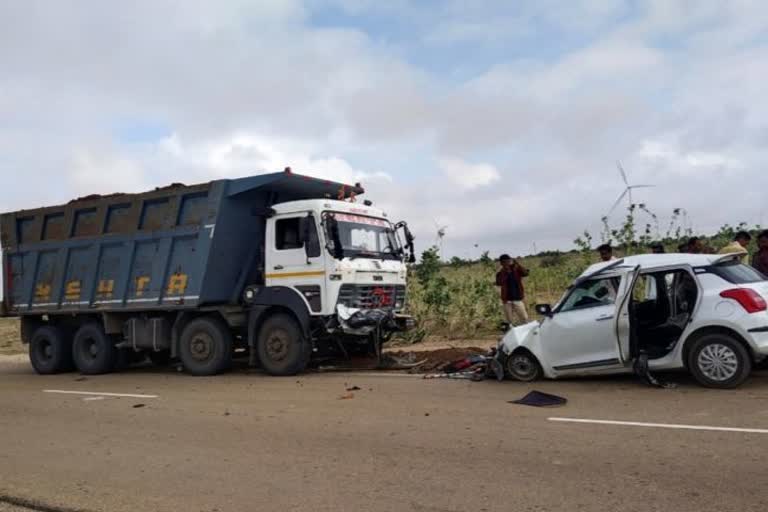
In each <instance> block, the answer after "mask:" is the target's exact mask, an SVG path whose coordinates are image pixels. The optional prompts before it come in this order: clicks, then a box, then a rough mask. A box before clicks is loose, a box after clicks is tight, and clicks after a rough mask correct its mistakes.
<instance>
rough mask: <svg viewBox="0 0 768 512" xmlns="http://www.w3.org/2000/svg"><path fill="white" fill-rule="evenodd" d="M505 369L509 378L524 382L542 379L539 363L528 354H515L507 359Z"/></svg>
mask: <svg viewBox="0 0 768 512" xmlns="http://www.w3.org/2000/svg"><path fill="white" fill-rule="evenodd" d="M504 369H505V370H506V372H507V375H508V376H509V377H511V378H513V379H515V380H519V381H523V382H531V381H534V380H537V379H540V378H541V375H542V373H543V372H542V370H541V365H540V364H539V362H538V361H537V360H536V358H535V357H533V355H532V354H530V353H528V352H515V353H513V354H512V355H510V356H509V357H507V361H506V363H505V364H504Z"/></svg>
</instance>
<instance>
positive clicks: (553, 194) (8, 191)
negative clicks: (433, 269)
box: [0, 0, 768, 255]
mask: <svg viewBox="0 0 768 512" xmlns="http://www.w3.org/2000/svg"><path fill="white" fill-rule="evenodd" d="M442 7H443V8H441V9H435V8H434V5H432V4H430V3H425V2H419V1H408V0H397V1H394V2H386V3H382V2H375V1H373V0H365V1H364V2H354V1H352V0H306V1H301V0H286V1H281V0H269V1H268V0H262V1H258V2H253V1H246V0H224V1H222V2H218V3H216V4H215V5H214V4H208V3H205V2H202V3H201V2H192V3H189V2H182V1H175V0H161V1H158V2H150V1H148V0H139V1H137V2H131V3H128V4H121V5H120V6H118V7H115V6H114V5H107V4H105V3H103V2H98V1H95V0H94V1H90V0H86V1H83V2H77V3H63V2H55V3H51V2H43V1H38V0H29V1H28V2H21V3H19V2H16V3H8V2H6V3H2V5H1V6H0V190H3V191H5V193H4V194H2V196H1V201H0V206H2V209H3V210H9V209H15V208H21V207H34V206H38V205H42V204H52V203H59V202H63V201H66V200H68V199H70V198H72V197H75V196H78V195H83V194H86V193H93V192H110V191H114V190H117V189H120V190H125V191H128V190H135V189H139V188H142V187H145V188H151V187H153V186H158V185H162V184H165V183H170V182H174V181H181V182H187V183H190V182H196V181H206V180H210V179H215V178H224V177H235V176H242V175H246V174H253V173H257V172H273V171H280V170H282V169H283V168H284V167H285V166H291V167H292V168H293V169H294V170H295V171H296V172H301V173H307V174H312V175H315V176H323V177H327V178H330V179H336V180H339V181H346V182H354V181H359V180H360V181H363V183H364V184H368V187H367V188H368V190H369V196H370V197H371V198H373V199H374V200H376V202H377V204H382V205H384V206H386V207H387V208H388V209H389V210H390V211H391V212H392V215H393V217H398V218H406V219H407V220H410V221H411V224H413V225H414V227H415V229H417V235H418V236H419V239H420V240H421V242H420V244H421V243H424V244H426V243H427V242H429V241H430V240H431V239H432V238H433V236H434V234H433V233H432V231H433V230H434V225H433V221H432V219H434V218H437V219H440V221H441V223H445V224H448V225H449V226H450V228H449V230H448V236H447V237H446V248H447V249H448V250H447V252H446V254H448V255H450V254H451V251H456V253H462V251H465V250H468V248H469V249H471V248H473V247H474V244H475V243H478V244H480V245H481V246H485V247H487V248H493V250H494V251H495V250H496V249H499V250H501V249H503V250H508V251H509V252H525V251H527V250H530V246H531V241H533V240H535V241H537V246H538V248H539V249H545V248H554V247H559V248H569V247H570V246H571V240H572V239H573V238H574V236H575V235H576V234H578V233H580V232H581V231H582V230H583V229H584V228H585V227H589V228H591V229H592V230H593V231H595V230H596V229H599V218H600V217H601V215H602V214H603V213H604V212H605V211H606V210H607V209H608V208H609V207H610V205H611V204H612V203H613V201H614V199H615V197H616V196H617V195H618V194H619V193H620V192H621V183H620V182H619V180H618V177H617V176H616V171H615V167H614V162H615V161H616V160H617V159H621V160H622V162H624V163H625V167H627V169H628V172H630V174H631V176H632V179H633V180H634V181H636V182H652V183H655V184H656V185H657V187H656V188H654V189H653V190H645V191H643V192H640V191H638V199H642V200H643V201H644V202H646V203H647V204H648V205H649V207H651V208H652V209H654V211H657V212H658V213H659V214H660V215H664V214H665V212H669V211H671V209H672V208H673V207H685V208H686V210H687V211H688V212H689V214H690V216H691V218H694V219H697V220H696V223H697V225H698V224H700V225H701V226H704V227H706V226H709V225H713V224H715V225H716V224H718V223H722V222H731V223H735V222H738V221H740V220H745V221H748V222H750V221H753V220H754V221H759V220H760V215H761V213H760V212H761V210H764V209H765V208H764V207H763V206H762V205H763V204H764V203H765V200H764V198H763V197H762V196H761V194H760V191H761V190H765V188H766V187H768V173H765V172H764V169H765V168H766V167H767V166H768V150H766V149H765V148H766V147H768V146H766V142H767V141H768V124H767V123H766V122H765V119H767V118H768V99H766V96H765V93H764V85H763V84H765V82H766V81H767V80H768V47H766V45H765V40H764V38H763V37H762V34H764V33H766V31H768V7H766V6H765V5H764V4H762V3H757V2H750V1H747V0H743V1H742V0H739V1H734V2H727V3H722V2H721V3H717V2H687V3H675V2H666V1H660V0H639V1H637V2H635V1H626V2H625V1H621V0H615V1H610V2H605V1H598V0H579V1H576V2H569V3H568V5H567V6H563V3H562V2H554V1H550V0H546V1H542V2H522V3H520V2H516V3H515V4H514V5H513V6H511V4H510V6H507V5H505V4H503V3H499V2H494V1H490V0H478V1H477V2H463V1H460V0H456V1H447V2H445V3H444V4H442ZM126 119H127V120H130V126H129V128H130V129H129V130H128V132H129V133H128V136H126V133H125V130H122V133H116V132H121V130H116V129H115V127H116V126H118V127H119V126H120V123H121V120H123V122H124V120H126ZM153 126H155V127H162V129H155V130H152V129H151V128H152V127H153ZM168 133H171V134H172V135H170V136H168V135H167V134H168ZM121 139H122V140H121ZM745 184H749V186H748V187H744V185H745ZM745 188H746V189H747V190H744V189H745ZM722 190H740V191H741V192H739V200H738V201H733V202H731V203H729V204H728V205H727V208H725V207H724V208H720V209H718V210H717V211H714V209H712V208H711V204H713V203H717V202H718V201H720V200H721V197H719V196H720V195H721V194H722ZM468 198H470V200H468ZM718 204H719V203H718ZM501 212H503V213H504V214H503V215H502V213H501Z"/></svg>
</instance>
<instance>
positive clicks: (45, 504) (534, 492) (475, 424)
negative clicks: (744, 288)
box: [0, 361, 768, 512]
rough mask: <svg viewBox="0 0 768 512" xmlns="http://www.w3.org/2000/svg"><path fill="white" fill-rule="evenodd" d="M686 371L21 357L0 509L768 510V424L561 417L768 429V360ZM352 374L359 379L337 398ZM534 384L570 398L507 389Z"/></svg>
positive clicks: (2, 437)
mask: <svg viewBox="0 0 768 512" xmlns="http://www.w3.org/2000/svg"><path fill="white" fill-rule="evenodd" d="M675 380H678V382H681V386H680V387H678V388H677V389H672V390H665V389H655V388H649V387H647V386H645V385H643V384H641V383H639V382H638V381H636V380H634V379H633V378H629V377H627V378H606V379H597V380H578V381H566V382H539V383H535V385H525V384H521V383H515V382H504V383H497V382H491V381H487V382H480V383H472V382H468V381H449V380H422V379H419V378H417V377H411V376H402V375H395V374H386V373H378V374H360V373H357V374H311V375H302V376H300V377H298V378H270V377H265V376H262V375H260V374H258V373H254V372H249V371H247V370H240V371H236V372H233V373H230V374H228V375H224V376H219V377H214V378H193V377H188V376H186V375H183V374H177V373H175V372H173V371H170V370H168V371H163V370H157V369H140V370H131V371H129V372H127V373H122V374H113V375H105V376H99V377H88V378H87V379H84V378H82V377H80V376H79V375H76V374H68V375H59V376H51V377H41V376H37V375H33V374H32V373H31V371H30V369H29V367H28V365H27V364H26V363H20V362H13V363H9V362H7V361H6V362H5V363H0V511H3V512H6V511H9V512H11V511H13V512H15V511H18V510H29V508H28V507H31V508H32V509H38V510H49V511H57V510H88V511H123V510H125V511H137V510H152V511H155V510H157V511H165V510H168V511H178V510H184V511H221V512H223V511H241V510H242V511H253V510H296V511H304V510H307V511H313V512H319V511H325V510H328V511H339V510H356V511H358V510H365V511H379V510H391V511H406V510H414V511H462V512H463V511H470V510H471V511H483V510H487V511H496V510H499V511H538V510H542V511H544V510H546V511H551V510H567V511H577V510H624V511H634V510H637V511H642V512H649V511H654V510H659V511H670V510H676V511H689V510H690V511H708V510H718V511H748V510H755V511H757V510H760V511H764V510H766V509H767V508H768V471H766V462H767V461H766V459H768V431H765V432H738V431H711V430H690V429H680V428H658V427H651V426H625V425H604V424H593V423H566V422H557V421H551V420H550V419H549V418H551V417H564V418H577V419H588V420H616V421H630V422H643V423H654V424H685V425H692V426H715V427H733V428H753V429H768V373H763V374H757V375H756V376H754V377H753V378H752V379H751V380H750V381H749V382H748V384H747V385H746V386H744V387H742V388H741V389H738V390H734V391H713V390H705V389H702V388H698V387H697V386H695V385H694V384H693V383H692V382H690V381H689V380H687V379H684V378H682V377H680V378H676V379H675ZM351 386H358V387H360V388H361V389H360V390H356V391H352V393H353V395H354V397H352V398H347V399H340V398H341V397H342V396H344V395H347V394H348V392H347V390H346V389H347V388H348V387H351ZM531 389H537V390H541V391H545V392H550V393H555V394H558V395H561V396H564V397H566V398H568V400H569V402H568V404H567V405H566V406H563V407H559V408H555V409H551V408H550V409H541V408H534V407H526V406H520V405H513V404H509V403H507V401H508V400H513V399H516V398H519V397H521V396H522V395H524V394H525V393H526V392H528V391H529V390H531ZM44 390H54V391H79V392H86V393H97V394H95V395H80V394H61V393H51V392H44ZM105 392H106V393H123V394H137V395H148V396H147V397H114V396H105V395H100V394H99V393H105ZM150 396H154V397H150Z"/></svg>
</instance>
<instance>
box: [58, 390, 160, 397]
mask: <svg viewBox="0 0 768 512" xmlns="http://www.w3.org/2000/svg"><path fill="white" fill-rule="evenodd" d="M43 393H58V394H61V395H89V396H100V397H105V396H117V397H125V398H159V396H158V395H136V394H133V393H98V392H96V391H68V390H64V389H44V390H43Z"/></svg>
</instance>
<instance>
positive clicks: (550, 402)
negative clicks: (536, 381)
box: [507, 390, 568, 407]
mask: <svg viewBox="0 0 768 512" xmlns="http://www.w3.org/2000/svg"><path fill="white" fill-rule="evenodd" d="M507 403H509V404H518V405H530V406H532V407H554V406H559V405H565V404H567V403H568V399H567V398H563V397H561V396H557V395H550V394H549V393H542V392H541V391H535V390H534V391H531V392H530V393H528V394H527V395H525V396H524V397H523V398H520V399H518V400H511V401H509V402H507Z"/></svg>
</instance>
